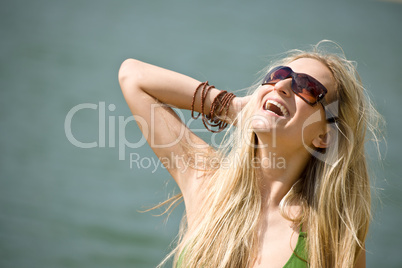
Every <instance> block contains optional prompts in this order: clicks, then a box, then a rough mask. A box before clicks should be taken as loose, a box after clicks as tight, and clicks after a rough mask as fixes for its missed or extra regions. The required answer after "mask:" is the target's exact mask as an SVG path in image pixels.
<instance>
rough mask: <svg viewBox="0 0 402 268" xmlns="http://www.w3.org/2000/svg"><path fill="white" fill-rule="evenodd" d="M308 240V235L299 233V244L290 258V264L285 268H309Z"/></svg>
mask: <svg viewBox="0 0 402 268" xmlns="http://www.w3.org/2000/svg"><path fill="white" fill-rule="evenodd" d="M306 238H307V233H306V232H301V231H300V233H299V238H298V239H297V244H296V247H295V249H294V250H293V254H292V256H290V258H289V260H288V262H287V263H286V264H285V266H283V268H306V267H307V252H306Z"/></svg>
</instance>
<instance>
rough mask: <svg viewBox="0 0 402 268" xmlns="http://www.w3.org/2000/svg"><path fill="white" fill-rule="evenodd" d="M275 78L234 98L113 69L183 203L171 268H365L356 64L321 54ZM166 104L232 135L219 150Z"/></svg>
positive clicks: (140, 71)
mask: <svg viewBox="0 0 402 268" xmlns="http://www.w3.org/2000/svg"><path fill="white" fill-rule="evenodd" d="M273 67H274V68H270V71H269V73H268V74H267V75H266V76H265V77H264V79H263V80H262V82H260V83H259V85H258V87H257V88H256V89H255V90H254V91H253V92H252V94H250V95H248V96H246V97H235V96H234V95H233V94H231V93H227V92H222V91H220V90H218V89H216V88H214V87H213V86H209V84H208V82H204V83H200V81H197V80H195V79H193V78H190V77H188V76H185V75H182V74H179V73H175V72H173V71H169V70H166V69H162V68H159V67H156V66H153V65H150V64H147V63H143V62H140V61H137V60H133V59H128V60H126V61H125V62H124V63H123V64H122V66H121V69H120V71H119V81H120V85H121V88H122V91H123V94H124V97H125V99H126V101H127V103H128V105H129V107H130V109H131V111H132V113H133V114H134V115H136V116H137V118H139V117H141V118H142V119H141V123H139V126H140V128H141V130H142V132H143V135H144V136H145V137H146V138H147V140H148V142H149V144H150V146H151V147H152V149H153V150H154V152H155V154H156V155H157V156H158V157H159V159H161V162H162V163H163V164H164V165H165V166H166V168H167V170H168V171H169V173H170V174H171V176H172V177H173V178H174V179H175V181H176V182H177V184H178V186H179V188H180V190H181V193H182V197H183V199H184V203H185V209H186V216H185V218H184V219H183V226H182V228H181V231H180V236H179V243H178V245H177V247H176V248H175V249H174V250H173V251H172V252H171V254H170V255H169V256H168V257H170V256H172V255H175V261H174V262H175V267H214V268H215V267H230V268H232V267H254V268H255V267H307V266H309V267H342V268H344V267H365V250H364V244H365V239H366V235H367V232H368V228H369V221H370V218H371V213H370V186H369V178H368V174H367V167H366V160H365V151H364V142H365V132H366V129H367V128H371V127H372V126H373V125H372V124H371V123H370V118H371V117H372V115H374V114H376V112H375V110H374V109H373V108H372V106H371V104H370V102H369V101H368V100H367V98H366V97H365V94H364V88H363V87H362V85H361V82H360V79H359V77H358V74H357V72H356V69H355V67H354V66H353V64H352V62H350V61H348V60H346V59H345V58H344V57H343V56H339V55H333V54H326V53H323V52H321V51H319V49H318V45H317V46H316V47H314V48H313V50H312V51H311V52H305V51H300V50H295V51H291V52H290V53H289V55H288V56H287V57H286V58H284V59H283V60H281V61H279V62H277V63H276V64H274V65H273ZM165 104H168V105H171V106H174V107H177V108H180V109H188V110H192V111H193V113H192V114H193V117H194V118H196V116H195V115H194V112H198V113H200V114H201V117H202V120H203V122H204V125H205V126H206V127H207V128H208V129H210V128H212V127H211V125H212V126H215V127H217V128H218V130H219V131H220V130H222V129H223V128H224V127H225V124H230V128H229V131H228V132H226V133H227V135H225V137H226V139H225V140H224V141H223V145H224V146H220V147H221V148H220V149H218V150H215V149H213V148H212V147H211V146H210V145H208V144H207V143H206V142H204V141H203V140H202V139H200V138H199V137H197V136H196V135H195V134H194V133H193V132H192V131H191V130H190V129H189V128H187V127H186V124H185V122H182V120H180V118H179V117H178V116H177V115H176V113H175V112H174V111H173V110H172V109H171V108H170V107H169V106H168V105H165ZM144 120H145V121H144ZM145 122H146V123H147V124H145ZM212 129H213V128H212ZM215 130H216V128H215ZM229 145H230V146H229ZM178 160H179V161H178ZM180 197H181V195H180V196H179V197H177V198H173V199H172V200H168V201H171V202H172V204H171V205H173V204H174V203H175V202H176V201H178V198H180ZM162 264H163V263H162Z"/></svg>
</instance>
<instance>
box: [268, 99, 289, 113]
mask: <svg viewBox="0 0 402 268" xmlns="http://www.w3.org/2000/svg"><path fill="white" fill-rule="evenodd" d="M264 109H265V110H268V111H271V112H273V113H275V114H277V115H279V116H288V115H289V112H288V110H287V109H286V107H285V106H283V105H282V104H280V103H279V102H276V101H274V100H267V102H266V103H265V105H264Z"/></svg>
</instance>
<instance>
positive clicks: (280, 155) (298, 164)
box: [256, 148, 310, 209]
mask: <svg viewBox="0 0 402 268" xmlns="http://www.w3.org/2000/svg"><path fill="white" fill-rule="evenodd" d="M256 158H257V161H256V167H257V169H256V170H257V171H256V175H257V177H258V178H259V181H260V189H261V194H262V200H263V203H264V204H266V205H269V208H270V209H276V208H278V206H279V204H280V202H281V200H282V199H283V197H284V196H285V195H286V194H287V193H288V192H289V190H290V189H291V187H292V186H293V185H294V183H295V182H296V181H297V180H298V179H299V178H300V175H301V173H302V172H303V170H304V168H305V166H306V164H307V162H308V160H309V158H310V156H309V154H308V152H306V151H303V150H300V151H299V152H295V151H293V152H292V153H289V154H287V153H286V152H284V151H283V150H279V148H258V149H257V152H256Z"/></svg>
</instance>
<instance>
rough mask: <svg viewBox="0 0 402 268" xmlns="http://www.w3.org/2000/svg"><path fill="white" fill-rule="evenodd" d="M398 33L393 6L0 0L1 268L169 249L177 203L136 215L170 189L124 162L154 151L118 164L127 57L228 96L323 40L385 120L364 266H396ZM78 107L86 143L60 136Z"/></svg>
mask: <svg viewBox="0 0 402 268" xmlns="http://www.w3.org/2000/svg"><path fill="white" fill-rule="evenodd" d="M401 27H402V4H400V3H396V2H379V1H368V0H367V1H349V0H339V1H319V0H304V1H297V0H291V1H267V0H255V1H240V0H236V1H228V0H226V1H211V0H207V1H184V0H182V1H163V0H149V1H138V0H134V1H129V0H119V1H105V0H98V1H95V0H83V1H78V0H70V1H61V0H52V1H50V0H35V1H28V0H3V1H1V3H0V62H1V65H0V129H1V131H0V135H1V139H0V150H1V156H0V267H2V268H3V267H4V268H7V267H10V268H17V267H18V268H20V267H21V268H22V267H24V268H35V267H86V268H92V267H93V268H95V267H96V268H102V267H114V268H119V267H122V268H123V267H124V268H125V267H140V268H142V267H145V268H146V267H155V266H156V265H157V264H158V263H159V262H160V261H161V260H162V259H163V257H164V255H165V254H166V253H167V252H168V249H169V244H170V242H171V241H172V240H173V239H174V237H175V235H176V234H177V231H178V223H179V221H180V218H181V215H182V211H183V207H180V208H179V209H178V210H177V211H175V212H174V213H173V214H172V215H171V217H170V219H169V220H168V221H167V222H166V221H165V218H164V217H155V216H153V215H154V214H156V213H157V212H153V213H140V212H138V211H140V210H144V209H146V208H149V207H151V206H152V205H155V204H157V203H158V202H160V201H163V200H164V199H165V198H166V197H167V195H168V194H169V193H170V192H172V191H173V189H174V188H175V185H174V182H173V181H172V180H171V179H169V175H168V173H167V172H166V170H164V169H161V168H156V170H154V166H153V165H152V164H149V167H148V168H146V166H148V163H146V162H144V163H143V166H142V167H141V166H140V167H138V166H136V165H135V164H134V165H131V166H130V161H129V154H130V153H131V154H137V155H138V156H139V157H141V158H148V159H150V157H154V155H153V153H152V151H151V150H150V148H149V147H148V145H144V146H141V148H139V149H131V148H126V150H125V152H124V154H123V156H124V157H125V159H124V160H119V152H120V153H122V150H121V149H119V147H118V145H119V141H120V142H121V138H122V136H125V137H126V138H127V140H129V141H130V142H132V143H136V142H141V136H140V132H139V130H138V128H137V127H136V125H135V123H134V122H128V123H127V126H126V127H125V131H123V132H122V133H121V131H120V133H119V128H118V127H117V126H118V125H119V120H123V119H126V118H128V117H129V116H130V115H131V114H130V111H129V109H128V107H127V105H126V104H125V102H124V99H123V96H122V94H121V91H120V89H119V85H118V81H117V72H118V68H119V66H120V64H121V62H122V61H123V60H124V59H126V58H128V57H133V58H137V59H140V60H143V61H147V62H150V63H153V64H156V65H159V66H163V67H166V68H169V69H173V70H175V71H178V72H182V73H185V74H187V75H190V76H193V77H195V78H197V79H199V80H201V81H205V80H209V81H210V82H211V83H212V84H214V85H215V86H217V87H218V88H220V89H227V90H232V91H234V90H238V89H242V88H245V87H248V86H250V85H251V84H252V83H253V82H254V80H255V79H256V73H257V72H258V71H259V70H260V69H262V68H263V67H265V66H266V64H267V63H268V61H269V59H270V58H271V57H272V56H274V55H277V54H278V53H282V52H284V51H287V50H289V49H293V48H306V47H307V46H308V45H310V44H315V43H317V42H318V41H320V40H322V39H331V40H334V41H336V42H338V43H339V44H341V45H342V48H343V49H344V51H345V53H346V55H347V57H348V58H349V59H352V60H356V61H357V62H358V70H359V72H360V75H361V77H362V79H363V81H364V84H365V86H366V87H367V89H368V90H369V92H370V95H371V97H372V98H373V100H374V102H375V103H376V105H377V108H378V110H379V111H380V112H381V113H382V114H383V116H384V118H385V119H386V121H387V141H388V149H387V151H386V150H385V149H383V150H382V151H383V153H386V154H385V159H384V161H383V164H382V166H381V165H380V164H378V161H377V159H376V157H375V155H374V153H371V156H370V166H371V169H372V172H373V174H374V175H375V176H376V180H375V182H373V186H374V187H375V188H379V189H382V190H380V191H378V192H379V197H380V198H376V199H375V218H374V222H373V224H372V226H371V229H370V234H369V238H368V242H367V250H368V253H367V263H368V264H367V267H401V263H402V255H401V253H400V252H401V250H402V246H401V244H402V243H401V241H402V232H401V229H400V226H402V182H401V176H400V175H401V174H402V165H401V164H400V163H401V157H400V150H401V149H402V141H401V137H402V124H401V123H402V121H401V114H402V108H401V107H402V105H401V104H400V101H401V100H402V89H401V86H400V84H401V83H400V79H401V77H402V67H401V62H402V30H401ZM77 105H82V106H78V107H87V108H86V109H82V110H79V111H77V113H76V114H75V115H74V117H72V121H71V130H72V134H73V135H74V137H75V139H76V140H78V141H81V142H84V143H91V142H92V143H93V142H96V144H93V145H94V146H95V147H94V148H87V149H83V148H78V147H76V146H74V145H73V144H72V143H71V142H70V141H69V140H68V139H67V136H66V133H65V128H64V124H65V119H66V116H67V115H68V113H69V111H71V109H72V108H73V107H76V106H77ZM119 118H120V119H119ZM120 123H121V122H120ZM113 124H115V125H116V128H113ZM109 127H110V128H111V132H109ZM103 132H104V133H105V135H103V134H102V133H103ZM99 133H101V134H99ZM119 135H120V138H119ZM373 151H374V150H371V152H373ZM385 151H386V152H385ZM154 159H155V160H156V158H155V157H154ZM144 166H145V167H144ZM379 199H381V202H379V201H378V200H379Z"/></svg>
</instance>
